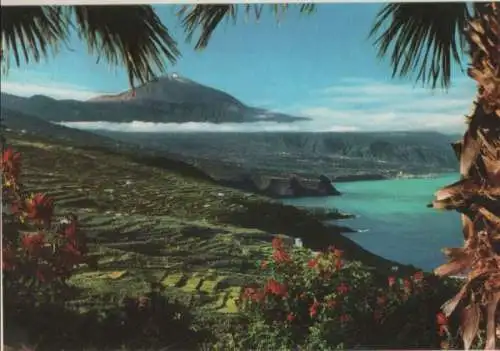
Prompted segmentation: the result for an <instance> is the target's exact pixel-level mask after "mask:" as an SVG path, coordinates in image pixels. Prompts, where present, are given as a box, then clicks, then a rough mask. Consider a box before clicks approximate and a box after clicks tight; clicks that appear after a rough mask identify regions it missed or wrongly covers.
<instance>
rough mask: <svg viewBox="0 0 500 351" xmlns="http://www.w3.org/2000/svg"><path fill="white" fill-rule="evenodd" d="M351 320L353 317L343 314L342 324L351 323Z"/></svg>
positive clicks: (341, 317)
mask: <svg viewBox="0 0 500 351" xmlns="http://www.w3.org/2000/svg"><path fill="white" fill-rule="evenodd" d="M350 320H351V316H350V315H348V314H343V315H341V316H340V322H341V323H345V322H349V321H350Z"/></svg>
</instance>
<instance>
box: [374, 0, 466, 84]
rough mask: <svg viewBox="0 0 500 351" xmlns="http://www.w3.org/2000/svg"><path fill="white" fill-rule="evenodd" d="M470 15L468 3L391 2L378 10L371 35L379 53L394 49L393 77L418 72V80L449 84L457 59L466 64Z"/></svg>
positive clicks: (425, 82) (382, 54)
mask: <svg viewBox="0 0 500 351" xmlns="http://www.w3.org/2000/svg"><path fill="white" fill-rule="evenodd" d="M469 19H470V14H469V11H468V8H467V5H466V3H459V2H456V3H403V2H401V3H390V4H387V5H385V6H384V8H383V9H382V10H381V11H380V12H379V13H378V14H377V17H376V20H375V24H374V25H373V28H372V30H371V32H370V37H371V38H374V40H375V45H376V46H378V55H379V57H384V56H386V55H387V53H388V52H389V51H392V52H391V64H392V69H393V72H392V74H393V77H394V76H397V75H399V76H407V75H409V74H410V73H412V72H417V76H416V81H417V82H418V81H421V82H422V83H423V84H424V85H425V84H430V85H431V86H432V88H436V86H437V84H438V83H440V84H441V86H442V87H443V88H447V87H449V85H450V78H451V67H452V63H453V61H455V62H456V63H458V64H459V65H461V64H462V62H461V59H460V53H463V52H464V51H465V49H464V43H465V37H464V29H465V27H466V25H467V21H468V20H469Z"/></svg>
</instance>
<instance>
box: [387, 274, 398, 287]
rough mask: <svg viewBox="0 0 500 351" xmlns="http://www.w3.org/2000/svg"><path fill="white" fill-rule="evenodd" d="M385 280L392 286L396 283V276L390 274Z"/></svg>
mask: <svg viewBox="0 0 500 351" xmlns="http://www.w3.org/2000/svg"><path fill="white" fill-rule="evenodd" d="M387 282H388V283H389V286H393V285H394V284H395V283H396V277H394V276H390V277H389V278H387Z"/></svg>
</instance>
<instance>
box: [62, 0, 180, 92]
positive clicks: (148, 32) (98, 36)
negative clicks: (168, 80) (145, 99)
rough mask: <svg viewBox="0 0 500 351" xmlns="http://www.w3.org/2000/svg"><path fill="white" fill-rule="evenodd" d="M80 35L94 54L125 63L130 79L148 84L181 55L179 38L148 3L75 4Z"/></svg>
mask: <svg viewBox="0 0 500 351" xmlns="http://www.w3.org/2000/svg"><path fill="white" fill-rule="evenodd" d="M71 9H72V11H73V12H74V15H75V21H76V25H77V29H78V31H79V35H80V37H81V38H82V39H84V40H85V41H86V42H87V44H88V49H89V51H90V52H91V53H95V54H97V55H98V57H99V58H100V57H101V56H104V57H105V58H106V59H107V61H108V62H109V63H110V64H112V65H124V66H125V67H126V69H127V72H128V78H129V82H130V84H131V85H132V86H134V81H135V80H138V81H140V82H141V83H145V82H147V81H149V80H151V79H153V78H154V77H156V76H157V74H158V73H163V72H164V71H165V69H166V67H165V61H164V59H165V58H166V59H167V60H168V61H170V62H171V63H175V62H176V59H177V58H178V57H179V56H180V52H179V50H178V49H177V43H176V41H175V40H174V39H173V38H172V37H171V36H170V34H169V32H168V30H167V28H166V27H165V26H164V25H163V24H162V23H161V20H160V18H159V17H158V16H157V15H156V13H155V12H154V10H153V8H152V7H151V6H148V5H123V6H74V7H72V8H71Z"/></svg>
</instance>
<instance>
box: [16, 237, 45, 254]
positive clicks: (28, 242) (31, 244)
mask: <svg viewBox="0 0 500 351" xmlns="http://www.w3.org/2000/svg"><path fill="white" fill-rule="evenodd" d="M21 244H22V246H23V247H24V248H25V249H26V250H27V251H28V253H29V254H30V255H32V256H37V255H38V254H39V253H40V251H41V250H42V248H43V246H44V245H45V235H44V234H43V233H38V234H24V235H23V236H22V237H21Z"/></svg>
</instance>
